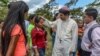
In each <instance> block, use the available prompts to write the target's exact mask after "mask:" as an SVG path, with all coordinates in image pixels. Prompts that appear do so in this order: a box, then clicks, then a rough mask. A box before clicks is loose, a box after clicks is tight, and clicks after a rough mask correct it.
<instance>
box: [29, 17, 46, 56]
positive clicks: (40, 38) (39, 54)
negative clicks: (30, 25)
mask: <svg viewBox="0 0 100 56" xmlns="http://www.w3.org/2000/svg"><path fill="white" fill-rule="evenodd" d="M34 22H35V28H34V29H33V30H32V33H31V36H32V44H33V48H34V51H35V56H45V46H46V35H47V34H46V31H45V30H44V28H43V23H44V19H42V18H41V17H36V18H35V20H34Z"/></svg>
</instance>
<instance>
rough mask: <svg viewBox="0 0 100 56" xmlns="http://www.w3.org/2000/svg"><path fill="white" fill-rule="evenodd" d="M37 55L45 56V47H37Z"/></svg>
mask: <svg viewBox="0 0 100 56" xmlns="http://www.w3.org/2000/svg"><path fill="white" fill-rule="evenodd" d="M38 51H39V56H45V48H39V49H38Z"/></svg>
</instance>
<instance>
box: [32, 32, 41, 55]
mask: <svg viewBox="0 0 100 56" xmlns="http://www.w3.org/2000/svg"><path fill="white" fill-rule="evenodd" d="M36 35H37V33H36V32H35V30H32V33H31V37H32V44H33V49H34V51H35V54H36V55H37V56H39V52H38V49H37V45H36Z"/></svg>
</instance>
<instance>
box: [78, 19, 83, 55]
mask: <svg viewBox="0 0 100 56" xmlns="http://www.w3.org/2000/svg"><path fill="white" fill-rule="evenodd" d="M83 33H84V22H83V21H82V20H79V21H78V44H77V49H78V56H82V51H83V50H82V49H81V41H82V37H83Z"/></svg>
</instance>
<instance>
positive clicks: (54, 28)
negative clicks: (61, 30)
mask: <svg viewBox="0 0 100 56" xmlns="http://www.w3.org/2000/svg"><path fill="white" fill-rule="evenodd" d="M57 19H59V13H56V14H55V16H54V18H53V21H55V20H57ZM51 36H52V46H54V42H55V37H56V27H53V28H51Z"/></svg>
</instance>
